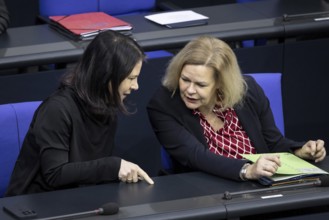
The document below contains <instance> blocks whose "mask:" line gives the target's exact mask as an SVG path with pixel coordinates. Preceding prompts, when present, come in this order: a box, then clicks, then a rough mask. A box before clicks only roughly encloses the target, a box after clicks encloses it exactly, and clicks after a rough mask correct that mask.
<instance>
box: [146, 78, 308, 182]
mask: <svg viewBox="0 0 329 220" xmlns="http://www.w3.org/2000/svg"><path fill="white" fill-rule="evenodd" d="M245 79H246V82H247V85H248V91H247V94H246V96H245V98H244V100H243V102H242V104H240V105H238V106H235V107H234V109H235V111H236V113H237V116H238V118H239V120H240V122H241V124H242V126H243V128H244V130H245V131H246V133H247V135H248V136H249V138H250V140H251V142H252V144H253V146H254V147H255V148H256V151H257V153H269V152H287V151H290V150H291V148H297V147H301V146H302V145H303V144H304V142H295V141H292V140H289V139H287V138H285V137H283V136H282V134H281V133H280V131H279V129H278V128H277V127H276V125H275V122H274V118H273V114H272V111H271V109H270V105H269V100H268V99H267V97H266V96H265V94H264V92H263V90H262V88H261V87H260V86H259V85H258V84H257V83H256V81H255V80H254V79H253V78H252V77H250V76H245ZM147 110H148V115H149V118H150V121H151V124H152V127H153V129H154V132H155V134H156V136H157V138H158V140H159V141H160V143H161V144H162V145H163V146H164V147H165V148H166V150H167V151H168V153H169V154H170V155H171V157H172V158H173V159H174V161H173V162H174V163H175V164H176V165H179V166H180V168H179V169H182V168H183V170H184V171H188V170H201V171H204V172H207V173H211V174H214V175H217V176H221V177H224V178H229V179H235V180H239V172H240V169H241V168H242V166H243V164H245V162H246V161H244V160H239V159H232V158H227V157H224V156H219V155H215V154H214V153H212V152H210V151H209V150H208V146H207V143H206V140H205V137H204V135H203V129H202V126H201V125H200V120H199V117H198V116H197V115H193V114H192V110H190V109H188V108H186V106H185V104H184V102H183V101H182V100H181V98H180V94H179V92H178V91H177V92H176V93H175V94H174V95H172V92H170V91H169V90H168V89H166V88H165V87H163V86H162V87H161V88H160V89H159V90H158V91H157V92H156V93H155V94H154V96H153V98H152V99H151V100H150V102H149V104H148V106H147Z"/></svg>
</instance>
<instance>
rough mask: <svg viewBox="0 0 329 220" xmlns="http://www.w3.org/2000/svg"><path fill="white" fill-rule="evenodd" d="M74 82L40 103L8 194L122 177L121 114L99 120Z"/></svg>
mask: <svg viewBox="0 0 329 220" xmlns="http://www.w3.org/2000/svg"><path fill="white" fill-rule="evenodd" d="M86 109H87V108H86V106H85V104H84V103H83V102H82V101H81V99H79V98H78V97H77V96H76V94H75V92H73V90H71V89H69V88H62V89H59V90H58V91H57V92H56V93H55V94H53V95H52V96H50V97H49V98H48V99H46V100H45V101H44V102H43V103H42V104H41V105H40V107H39V108H38V109H37V111H36V113H35V115H34V117H33V119H32V122H31V125H30V128H29V130H28V132H27V134H26V137H25V139H24V143H23V146H22V149H21V151H20V154H19V156H18V159H17V162H16V164H15V167H14V171H13V173H12V176H11V180H10V184H9V186H8V188H7V192H6V194H5V195H6V196H13V195H20V194H27V193H37V192H44V191H52V190H56V189H63V188H71V187H78V186H81V185H89V184H98V183H102V182H107V181H113V180H117V179H118V173H119V169H120V163H121V159H120V158H117V157H113V156H111V155H112V151H113V148H114V136H115V132H116V125H117V122H116V120H110V119H108V120H102V121H100V120H98V119H96V118H95V117H93V116H92V115H90V114H89V113H88V111H86Z"/></svg>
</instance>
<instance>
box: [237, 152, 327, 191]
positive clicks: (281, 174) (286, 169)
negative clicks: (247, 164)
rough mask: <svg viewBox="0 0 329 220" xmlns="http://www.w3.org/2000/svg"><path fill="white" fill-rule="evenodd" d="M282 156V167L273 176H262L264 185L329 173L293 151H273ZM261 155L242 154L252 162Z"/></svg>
mask: <svg viewBox="0 0 329 220" xmlns="http://www.w3.org/2000/svg"><path fill="white" fill-rule="evenodd" d="M271 154H275V155H279V156H280V161H281V167H279V168H278V170H277V172H276V173H275V174H274V175H273V176H271V177H262V178H260V179H259V182H260V183H261V184H263V185H270V186H274V185H282V184H289V183H296V182H303V181H307V180H308V179H309V180H313V179H314V177H318V176H320V175H325V174H328V172H326V171H324V170H322V169H320V168H318V167H316V166H314V165H313V164H311V163H309V162H307V161H305V160H303V159H301V158H299V157H297V156H295V155H294V154H291V153H271ZM261 155H265V154H243V155H242V156H243V157H244V158H246V159H248V160H250V161H252V162H256V161H257V160H258V158H259V157H260V156H261Z"/></svg>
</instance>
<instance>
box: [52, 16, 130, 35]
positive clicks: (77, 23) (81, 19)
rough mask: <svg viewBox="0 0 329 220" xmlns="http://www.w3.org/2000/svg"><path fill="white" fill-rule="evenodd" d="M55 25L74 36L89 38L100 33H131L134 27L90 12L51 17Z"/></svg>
mask: <svg viewBox="0 0 329 220" xmlns="http://www.w3.org/2000/svg"><path fill="white" fill-rule="evenodd" d="M49 19H50V20H51V23H52V24H53V25H57V26H61V28H64V29H66V30H67V31H69V32H71V33H72V34H74V35H79V36H83V37H89V36H92V35H96V34H97V33H98V32H100V31H104V30H114V31H129V30H131V29H132V25H131V24H129V23H127V22H125V21H123V20H120V19H118V18H115V17H113V16H111V15H109V14H106V13H104V12H89V13H82V14H73V15H67V16H50V17H49Z"/></svg>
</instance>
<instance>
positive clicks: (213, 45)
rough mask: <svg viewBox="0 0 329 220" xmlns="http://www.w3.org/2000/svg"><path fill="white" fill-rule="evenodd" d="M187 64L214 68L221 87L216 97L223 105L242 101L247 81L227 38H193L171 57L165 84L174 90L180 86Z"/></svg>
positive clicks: (218, 85)
mask: <svg viewBox="0 0 329 220" xmlns="http://www.w3.org/2000/svg"><path fill="white" fill-rule="evenodd" d="M185 65H204V66H207V67H210V68H212V69H213V70H214V74H215V80H216V87H217V88H219V90H217V93H218V94H217V95H218V99H217V100H218V101H219V102H220V104H221V107H222V108H224V109H226V108H229V107H233V106H234V105H237V104H239V103H241V101H242V99H243V96H244V95H245V93H246V90H247V84H246V82H245V80H244V78H243V76H242V74H241V71H240V67H239V65H238V62H237V59H236V56H235V54H234V52H233V51H232V49H231V48H230V46H229V45H228V44H226V43H225V42H224V41H222V40H220V39H218V38H215V37H212V36H200V37H198V38H196V39H194V40H192V41H190V42H189V43H188V44H187V45H186V46H185V47H184V48H183V49H182V50H180V51H179V52H178V54H177V55H176V56H174V57H173V58H172V59H171V61H170V62H169V65H168V67H167V70H166V73H165V75H164V77H163V79H162V84H163V85H164V86H165V87H166V88H168V89H169V90H170V91H172V92H173V94H174V93H175V91H176V90H177V88H178V85H179V84H178V83H179V78H180V76H181V72H182V69H183V67H184V66H185ZM215 104H216V103H215Z"/></svg>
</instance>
